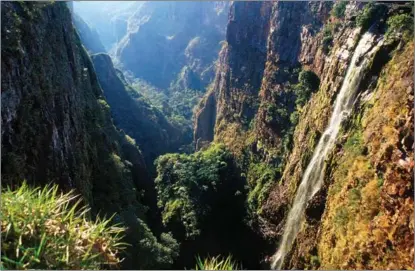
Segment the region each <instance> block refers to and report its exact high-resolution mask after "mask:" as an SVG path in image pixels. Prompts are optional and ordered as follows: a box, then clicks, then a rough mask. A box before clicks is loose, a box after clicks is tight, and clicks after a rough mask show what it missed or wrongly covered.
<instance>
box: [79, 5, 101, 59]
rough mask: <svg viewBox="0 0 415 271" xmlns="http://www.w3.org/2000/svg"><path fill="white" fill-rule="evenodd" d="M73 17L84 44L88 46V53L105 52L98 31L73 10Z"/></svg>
mask: <svg viewBox="0 0 415 271" xmlns="http://www.w3.org/2000/svg"><path fill="white" fill-rule="evenodd" d="M72 18H73V23H74V24H75V27H76V30H77V31H78V34H79V37H80V39H81V41H82V44H83V45H84V46H85V47H86V49H87V50H88V53H90V54H96V53H103V52H105V48H104V46H103V45H102V43H101V39H100V38H99V35H98V32H97V31H96V30H95V29H93V28H91V27H90V26H89V25H88V24H87V23H86V22H85V21H84V20H83V19H82V18H81V17H80V16H79V15H78V14H76V13H73V12H72Z"/></svg>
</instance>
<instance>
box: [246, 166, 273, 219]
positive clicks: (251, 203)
mask: <svg viewBox="0 0 415 271" xmlns="http://www.w3.org/2000/svg"><path fill="white" fill-rule="evenodd" d="M277 174H278V172H277V171H276V169H275V168H274V167H272V166H269V165H267V164H265V163H251V164H250V166H249V169H248V184H249V186H250V191H249V194H248V199H247V203H248V207H249V209H250V211H251V212H252V213H256V214H260V213H261V211H262V209H261V208H262V206H263V204H264V202H265V200H266V199H267V197H268V195H269V192H270V188H271V185H272V184H273V183H274V181H275V180H276V179H277Z"/></svg>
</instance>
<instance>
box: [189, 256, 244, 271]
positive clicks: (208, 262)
mask: <svg viewBox="0 0 415 271" xmlns="http://www.w3.org/2000/svg"><path fill="white" fill-rule="evenodd" d="M196 262H197V265H196V268H195V269H196V270H239V269H241V268H240V267H239V265H238V264H236V262H235V261H234V260H233V259H232V256H228V257H226V258H222V257H220V256H217V257H207V258H205V259H203V260H202V259H201V258H200V257H199V256H198V257H196Z"/></svg>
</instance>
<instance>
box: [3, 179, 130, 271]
mask: <svg viewBox="0 0 415 271" xmlns="http://www.w3.org/2000/svg"><path fill="white" fill-rule="evenodd" d="M76 198H77V196H76V195H75V194H74V192H73V191H72V192H69V193H66V194H64V193H60V192H58V187H57V186H56V185H54V186H46V187H45V188H43V189H39V188H35V189H34V188H31V187H29V186H28V185H27V184H26V183H23V185H22V186H21V187H20V188H18V189H17V190H15V191H13V190H11V189H7V190H5V191H3V192H2V200H1V203H2V204H1V234H2V240H1V241H2V242H1V253H2V258H1V261H2V269H3V268H5V269H102V268H104V267H110V266H116V265H118V264H119V262H120V259H119V255H118V254H119V252H120V251H121V250H123V249H124V248H125V244H124V243H122V242H121V237H122V236H121V234H123V232H124V229H123V228H121V227H116V226H115V225H112V226H111V222H110V220H108V219H97V220H95V221H91V220H89V219H88V209H86V208H85V207H80V206H79V205H80V203H81V200H78V201H76V202H75V199H76Z"/></svg>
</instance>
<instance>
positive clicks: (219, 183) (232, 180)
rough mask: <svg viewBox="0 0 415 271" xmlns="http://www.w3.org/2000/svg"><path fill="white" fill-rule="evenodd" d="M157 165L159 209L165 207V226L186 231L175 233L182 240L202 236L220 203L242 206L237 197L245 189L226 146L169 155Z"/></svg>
mask: <svg viewBox="0 0 415 271" xmlns="http://www.w3.org/2000/svg"><path fill="white" fill-rule="evenodd" d="M155 164H156V165H157V178H156V180H155V183H156V189H157V195H158V206H159V207H160V208H163V210H162V218H163V223H164V224H165V225H170V226H173V225H174V227H172V228H175V229H177V228H183V229H184V233H182V232H181V231H175V232H173V234H175V237H176V236H178V237H179V239H192V238H194V237H195V236H198V235H199V234H200V233H201V229H202V226H203V222H202V221H203V220H204V219H206V217H208V216H209V215H210V214H212V213H214V212H215V210H214V206H216V205H217V203H218V202H220V201H224V202H225V203H224V204H228V207H229V206H233V204H235V206H237V204H238V203H237V202H236V198H235V197H234V195H235V193H236V191H237V190H241V188H238V183H237V180H238V179H237V177H236V172H235V169H234V161H233V157H232V154H231V153H230V152H229V151H228V150H226V149H225V146H224V145H222V144H212V145H211V146H210V147H209V148H208V149H206V150H203V151H199V152H197V153H195V154H191V155H185V154H166V155H163V156H160V157H159V158H158V159H157V161H156V162H155ZM235 208H237V207H235ZM216 211H218V210H216ZM219 211H224V208H220V210H219ZM233 211H234V212H235V209H234V210H233ZM183 234H184V235H185V236H182V235H183Z"/></svg>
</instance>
